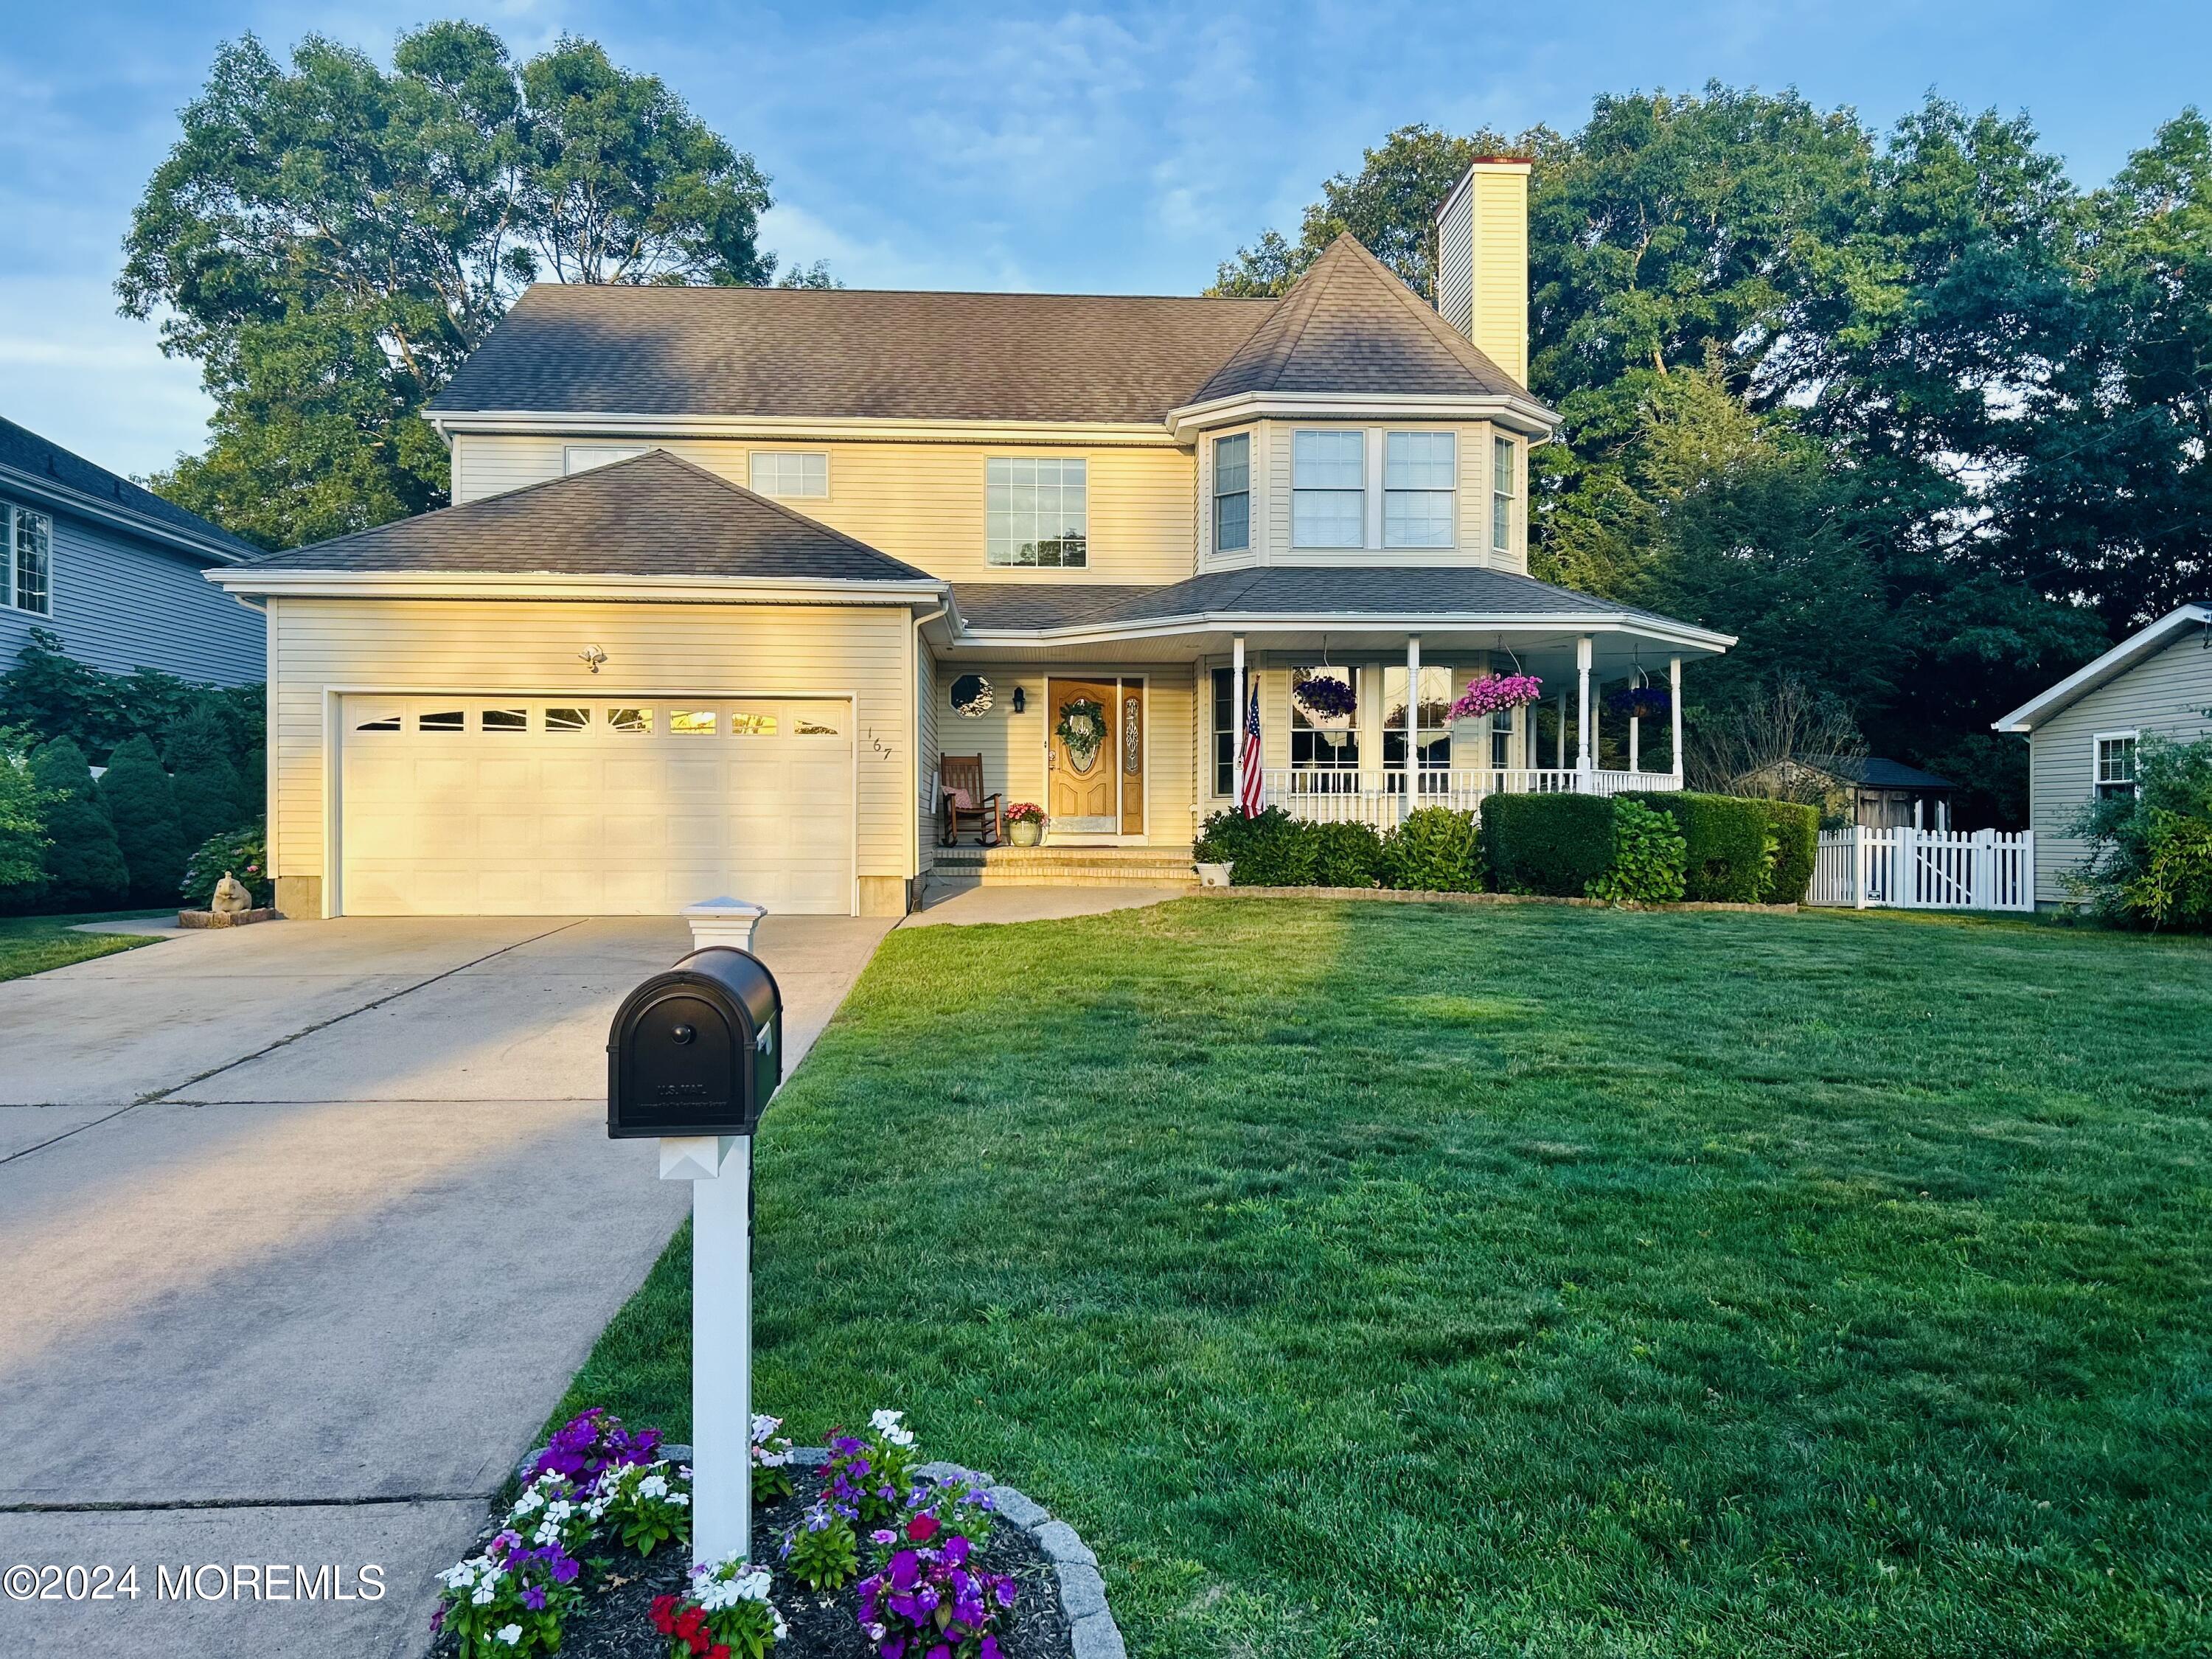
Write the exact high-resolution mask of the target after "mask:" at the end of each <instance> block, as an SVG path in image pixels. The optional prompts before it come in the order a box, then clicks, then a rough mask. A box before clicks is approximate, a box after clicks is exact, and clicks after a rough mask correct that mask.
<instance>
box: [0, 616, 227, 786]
mask: <svg viewBox="0 0 2212 1659" xmlns="http://www.w3.org/2000/svg"><path fill="white" fill-rule="evenodd" d="M262 693H263V688H262V687H260V686H258V685H228V686H217V685H203V684H198V683H197V681H193V680H185V679H179V678H177V677H176V676H175V675H174V674H166V673H163V672H162V671H161V670H160V669H158V668H135V669H132V670H131V671H130V672H129V673H125V674H117V673H111V672H109V671H106V669H100V668H94V667H92V666H90V665H88V664H85V663H81V662H79V661H77V660H76V659H75V658H74V657H72V656H70V654H69V653H67V652H66V651H64V649H63V648H62V641H61V635H58V634H57V633H55V632H54V631H53V630H52V629H47V628H33V629H32V630H31V637H30V639H29V640H28V641H27V642H26V643H25V644H24V645H23V646H22V647H21V649H20V650H19V651H18V652H17V653H15V664H14V665H13V666H12V667H10V668H9V669H8V670H7V671H6V672H5V673H0V708H4V709H6V710H7V711H8V718H9V722H10V723H11V724H14V725H16V726H21V727H22V728H23V729H24V730H25V731H27V732H30V733H32V734H33V736H34V737H36V738H38V739H39V740H40V742H42V743H52V742H56V741H58V740H59V739H60V738H70V739H71V740H73V741H74V742H75V743H76V744H77V746H78V748H79V750H82V752H83V753H85V754H87V755H89V756H92V757H96V758H98V759H100V761H101V762H102V763H103V764H104V763H106V757H107V756H108V754H109V753H110V752H111V751H112V750H114V749H116V748H118V746H120V745H121V744H124V743H125V742H126V741H128V740H129V739H130V738H134V737H145V738H163V739H166V738H167V733H168V732H169V731H170V729H171V728H172V727H173V726H175V725H176V724H177V723H178V722H179V720H183V719H185V717H186V716H187V715H189V714H192V713H193V712H194V711H195V710H204V711H205V712H206V713H207V714H210V715H211V716H212V717H213V718H214V719H215V720H216V721H218V722H219V723H220V724H221V725H222V726H223V728H224V729H225V731H226V732H227V734H228V748H229V752H230V753H232V754H240V753H243V752H244V751H245V750H246V749H247V748H249V747H251V746H252V745H253V744H258V743H260V742H262V741H263V739H264V732H265V730H266V726H265V710H266V708H267V702H266V699H265V698H264V696H263V695H262Z"/></svg>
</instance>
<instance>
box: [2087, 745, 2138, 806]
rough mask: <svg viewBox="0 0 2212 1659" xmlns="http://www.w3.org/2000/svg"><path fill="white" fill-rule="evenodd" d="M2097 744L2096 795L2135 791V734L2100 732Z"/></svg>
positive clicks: (2104, 795) (2099, 797) (2122, 793)
mask: <svg viewBox="0 0 2212 1659" xmlns="http://www.w3.org/2000/svg"><path fill="white" fill-rule="evenodd" d="M2095 741H2096V745H2097V797H2098V799H2100V800H2101V799H2104V798H2105V797H2106V795H2132V794H2134V793H2135V792H2136V734H2135V733H2134V732H2099V733H2098V734H2097V736H2096V739H2095Z"/></svg>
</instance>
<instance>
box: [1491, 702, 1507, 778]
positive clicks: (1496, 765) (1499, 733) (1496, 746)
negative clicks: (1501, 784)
mask: <svg viewBox="0 0 2212 1659" xmlns="http://www.w3.org/2000/svg"><path fill="white" fill-rule="evenodd" d="M1512 764H1513V711H1512V710H1511V709H1510V708H1501V709H1499V710H1498V712H1497V713H1496V714H1492V716H1491V717H1490V765H1491V769H1492V770H1493V771H1497V772H1503V771H1504V770H1506V769H1508V768H1510V766H1511V765H1512Z"/></svg>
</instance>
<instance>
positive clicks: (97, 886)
mask: <svg viewBox="0 0 2212 1659" xmlns="http://www.w3.org/2000/svg"><path fill="white" fill-rule="evenodd" d="M31 776H32V779H33V781H35V782H36V783H37V785H38V786H39V787H40V789H41V790H43V791H45V792H46V795H47V803H46V843H47V844H46V901H45V902H46V904H47V905H49V906H51V907H52V908H54V909H56V910H62V911H67V910H105V909H110V908H113V907H114V906H116V905H118V904H120V903H122V902H124V900H125V898H126V897H128V896H129V895H130V891H131V871H130V867H129V866H127V865H125V863H124V861H123V848H122V847H121V845H120V844H119V843H118V842H117V841H116V839H115V825H114V824H113V823H112V822H111V821H110V820H109V818H108V816H107V806H106V803H105V802H104V801H102V800H101V799H100V789H99V787H98V786H97V785H96V784H94V781H93V777H92V769H91V767H90V766H88V764H87V763H86V762H85V758H84V750H82V749H80V748H78V747H77V746H76V744H74V743H71V742H70V740H69V739H68V738H60V739H58V740H57V741H55V742H53V743H49V744H45V745H44V746H42V747H41V748H40V749H39V750H37V751H36V752H34V753H33V755H32V757H31Z"/></svg>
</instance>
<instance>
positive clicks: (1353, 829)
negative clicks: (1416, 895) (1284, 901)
mask: <svg viewBox="0 0 2212 1659" xmlns="http://www.w3.org/2000/svg"><path fill="white" fill-rule="evenodd" d="M1312 832H1313V834H1312V839H1313V884H1314V885H1315V886H1316V887H1379V886H1380V885H1382V884H1383V880H1384V875H1383V837H1382V836H1378V835H1376V833H1375V832H1374V831H1373V830H1372V829H1369V828H1368V827H1367V826H1366V825H1365V824H1364V823H1316V824H1315V825H1313V826H1312Z"/></svg>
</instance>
